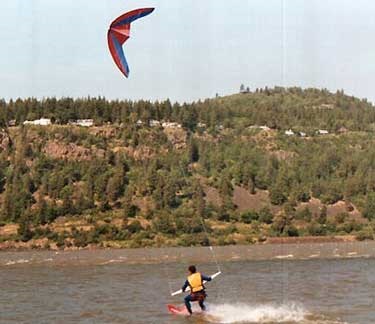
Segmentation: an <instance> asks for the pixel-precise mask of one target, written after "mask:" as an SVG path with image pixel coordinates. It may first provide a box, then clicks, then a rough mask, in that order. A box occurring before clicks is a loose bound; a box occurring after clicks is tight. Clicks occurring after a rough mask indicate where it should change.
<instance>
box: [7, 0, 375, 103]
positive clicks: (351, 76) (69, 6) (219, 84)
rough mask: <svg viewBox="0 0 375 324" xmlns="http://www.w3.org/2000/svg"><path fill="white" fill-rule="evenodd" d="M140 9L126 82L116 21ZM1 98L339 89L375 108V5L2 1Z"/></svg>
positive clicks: (330, 0)
mask: <svg viewBox="0 0 375 324" xmlns="http://www.w3.org/2000/svg"><path fill="white" fill-rule="evenodd" d="M140 7H155V8H156V9H155V11H154V12H153V13H152V14H151V15H150V16H147V17H145V18H143V19H140V20H138V21H136V22H135V23H134V24H133V25H132V29H131V38H130V39H129V40H128V41H127V43H126V44H125V54H126V57H127V60H128V63H129V66H130V77H129V79H126V78H125V77H123V75H122V74H121V73H120V72H119V71H118V69H117V67H116V66H115V65H114V63H113V61H112V58H111V56H110V55H109V52H108V48H107V40H106V34H107V29H108V26H109V24H110V22H111V21H112V20H113V19H114V18H116V17H117V16H119V15H120V14H122V13H124V12H126V11H129V10H132V9H135V8H140ZM0 12H1V19H0V41H1V47H0V49H1V50H0V62H1V63H0V67H1V70H0V97H4V98H6V99H9V98H17V97H28V96H34V97H38V98H41V97H47V96H57V97H61V96H73V97H82V96H87V95H90V96H98V95H102V96H106V97H107V98H111V99H112V98H121V99H126V98H129V99H140V98H144V99H152V100H154V99H165V98H171V99H172V100H173V101H174V100H178V101H190V100H195V99H199V98H207V97H213V96H215V94H216V93H219V94H221V95H224V94H230V93H233V92H236V91H238V89H239V86H240V84H241V83H244V84H245V85H248V86H250V88H251V89H254V88H256V87H264V86H270V87H272V86H274V85H285V86H302V87H319V88H322V87H326V88H328V89H330V90H332V91H335V90H336V89H341V88H342V89H344V90H345V92H347V93H349V94H353V95H356V96H358V97H361V98H362V97H366V98H368V99H370V100H371V101H375V89H374V86H373V85H374V84H375V43H374V36H375V19H374V17H375V1H373V0H284V1H283V0H267V1H265V0H231V1H228V0H226V1H224V0H204V1H202V0H157V1H156V0H126V1H121V0H1V2H0Z"/></svg>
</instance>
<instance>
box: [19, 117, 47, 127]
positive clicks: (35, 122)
mask: <svg viewBox="0 0 375 324" xmlns="http://www.w3.org/2000/svg"><path fill="white" fill-rule="evenodd" d="M23 124H24V125H38V126H48V125H51V119H49V118H40V119H36V120H25V121H24V122H23Z"/></svg>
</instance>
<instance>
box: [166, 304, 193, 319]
mask: <svg viewBox="0 0 375 324" xmlns="http://www.w3.org/2000/svg"><path fill="white" fill-rule="evenodd" d="M167 308H168V311H169V312H170V313H171V314H174V315H184V316H188V315H190V314H189V312H188V310H187V309H186V307H185V306H175V305H172V304H168V305H167Z"/></svg>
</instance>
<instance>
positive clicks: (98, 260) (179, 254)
mask: <svg viewBox="0 0 375 324" xmlns="http://www.w3.org/2000/svg"><path fill="white" fill-rule="evenodd" d="M213 250H214V253H215V256H216V259H217V261H218V262H231V261H233V262H234V261H277V260H278V261H289V260H291V261H292V260H319V259H354V258H375V241H362V242H358V241H356V242H326V243H288V244H276V243H275V244H258V245H228V246H215V247H214V248H213ZM175 262H196V263H213V262H214V260H213V258H212V255H211V252H210V248H209V247H165V248H135V249H134V248H133V249H113V248H102V249H91V250H89V249H82V250H76V251H45V250H44V251H41V250H29V251H9V250H8V251H2V252H1V253H0V266H3V265H16V264H25V263H28V264H42V263H50V264H54V265H67V264H78V265H106V264H114V263H123V264H159V263H175Z"/></svg>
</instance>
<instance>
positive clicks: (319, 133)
mask: <svg viewBox="0 0 375 324" xmlns="http://www.w3.org/2000/svg"><path fill="white" fill-rule="evenodd" d="M317 133H318V135H328V134H329V132H328V131H327V130H325V129H319V130H318V131H317Z"/></svg>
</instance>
